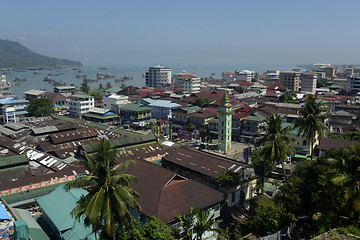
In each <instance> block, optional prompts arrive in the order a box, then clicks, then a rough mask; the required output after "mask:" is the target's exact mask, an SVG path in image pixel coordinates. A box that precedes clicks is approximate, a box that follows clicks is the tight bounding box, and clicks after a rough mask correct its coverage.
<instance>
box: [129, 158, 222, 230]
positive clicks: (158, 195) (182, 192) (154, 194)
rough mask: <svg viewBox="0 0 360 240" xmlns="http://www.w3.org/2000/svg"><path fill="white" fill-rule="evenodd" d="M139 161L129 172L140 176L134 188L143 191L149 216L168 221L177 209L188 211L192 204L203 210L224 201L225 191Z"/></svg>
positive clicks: (142, 199)
mask: <svg viewBox="0 0 360 240" xmlns="http://www.w3.org/2000/svg"><path fill="white" fill-rule="evenodd" d="M136 161H137V164H136V165H135V166H133V167H131V168H130V169H129V170H128V172H127V173H129V174H132V175H134V176H136V177H137V179H138V181H137V182H136V183H134V184H133V185H132V186H131V187H132V188H133V189H134V190H135V191H137V192H138V193H139V194H140V198H139V199H138V203H139V204H140V206H141V212H142V213H143V214H145V215H146V216H148V217H151V216H155V217H157V218H159V219H160V220H161V221H163V222H165V223H168V222H171V221H172V220H173V219H174V217H175V214H174V211H176V212H178V213H180V214H187V213H188V212H189V210H190V208H191V207H193V208H196V207H197V208H200V209H204V208H207V207H210V206H212V205H214V204H217V203H219V202H221V201H223V200H224V197H223V194H222V193H220V192H219V191H217V190H215V189H212V188H210V187H208V186H205V185H203V184H201V183H198V182H195V181H193V180H190V179H185V178H183V177H181V176H178V175H177V174H176V173H174V172H172V171H170V170H167V169H165V168H162V167H159V166H157V165H155V164H152V163H149V162H146V161H143V160H136Z"/></svg>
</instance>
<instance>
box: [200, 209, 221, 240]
mask: <svg viewBox="0 0 360 240" xmlns="http://www.w3.org/2000/svg"><path fill="white" fill-rule="evenodd" d="M214 215H215V214H212V215H210V214H209V212H208V211H204V210H201V209H198V208H197V209H195V218H196V222H195V225H194V231H195V233H196V239H197V240H201V239H202V236H203V235H204V233H205V232H207V231H212V232H216V231H217V229H216V228H213V227H214V226H215V225H217V224H219V223H220V222H221V220H215V217H214Z"/></svg>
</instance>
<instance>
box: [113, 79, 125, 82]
mask: <svg viewBox="0 0 360 240" xmlns="http://www.w3.org/2000/svg"><path fill="white" fill-rule="evenodd" d="M125 81H126V80H124V79H122V78H116V79H115V82H125Z"/></svg>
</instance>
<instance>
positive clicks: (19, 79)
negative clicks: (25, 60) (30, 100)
mask: <svg viewBox="0 0 360 240" xmlns="http://www.w3.org/2000/svg"><path fill="white" fill-rule="evenodd" d="M14 82H26V78H22V77H16V78H15V79H14Z"/></svg>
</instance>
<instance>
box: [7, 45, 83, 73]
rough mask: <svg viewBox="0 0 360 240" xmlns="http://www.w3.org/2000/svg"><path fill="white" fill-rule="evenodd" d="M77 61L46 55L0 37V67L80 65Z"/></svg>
mask: <svg viewBox="0 0 360 240" xmlns="http://www.w3.org/2000/svg"><path fill="white" fill-rule="evenodd" d="M81 66H82V64H81V62H79V61H71V60H67V59H58V58H54V57H47V56H44V55H41V54H38V53H35V52H33V51H31V50H30V49H28V48H26V47H24V46H23V45H21V44H20V43H18V42H15V41H9V40H2V39H0V68H13V69H27V68H63V67H81Z"/></svg>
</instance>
